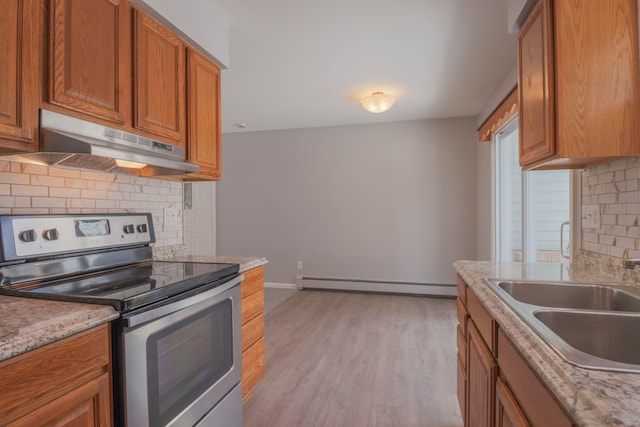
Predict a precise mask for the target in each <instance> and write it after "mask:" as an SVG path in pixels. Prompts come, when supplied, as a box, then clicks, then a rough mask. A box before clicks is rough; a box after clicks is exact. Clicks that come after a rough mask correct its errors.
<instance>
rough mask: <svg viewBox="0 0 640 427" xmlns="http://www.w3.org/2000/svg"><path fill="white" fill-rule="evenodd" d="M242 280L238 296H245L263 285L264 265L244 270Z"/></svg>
mask: <svg viewBox="0 0 640 427" xmlns="http://www.w3.org/2000/svg"><path fill="white" fill-rule="evenodd" d="M243 274H244V280H243V281H242V283H241V284H240V296H241V297H242V298H246V297H247V296H249V295H251V294H253V293H255V292H258V291H259V290H261V289H262V288H263V287H264V267H257V268H254V269H252V270H249V271H245V272H244V273H243Z"/></svg>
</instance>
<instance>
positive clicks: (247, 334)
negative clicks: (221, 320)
mask: <svg viewBox="0 0 640 427" xmlns="http://www.w3.org/2000/svg"><path fill="white" fill-rule="evenodd" d="M263 336H264V315H263V314H262V313H260V314H259V315H258V316H256V317H254V318H253V319H251V320H249V321H248V322H247V323H246V324H245V325H243V326H242V351H245V350H246V349H247V348H249V347H250V346H251V345H253V344H254V343H255V342H256V341H258V340H259V339H260V338H262V337H263Z"/></svg>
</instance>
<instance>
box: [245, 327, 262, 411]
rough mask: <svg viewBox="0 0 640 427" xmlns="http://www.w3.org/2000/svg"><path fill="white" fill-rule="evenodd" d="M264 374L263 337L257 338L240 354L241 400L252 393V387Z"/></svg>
mask: <svg viewBox="0 0 640 427" xmlns="http://www.w3.org/2000/svg"><path fill="white" fill-rule="evenodd" d="M263 376H264V339H261V340H258V342H257V343H255V344H254V345H252V346H251V347H249V348H248V349H247V351H245V352H244V353H243V354H242V401H243V402H245V401H246V400H247V399H248V398H249V397H250V396H251V394H252V392H253V388H254V387H255V386H256V384H257V383H258V381H260V379H261V378H262V377H263Z"/></svg>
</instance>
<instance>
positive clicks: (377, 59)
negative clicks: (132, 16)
mask: <svg viewBox="0 0 640 427" xmlns="http://www.w3.org/2000/svg"><path fill="white" fill-rule="evenodd" d="M209 1H210V2H211V3H212V4H213V6H214V9H215V10H216V13H217V14H218V15H219V16H220V17H222V19H224V20H225V21H226V22H227V24H228V25H229V27H230V66H229V69H228V70H224V71H223V72H222V131H223V133H229V132H247V131H258V130H271V129H292V128H304V127H316V126H332V125H346V124H356V123H374V122H383V121H399V120H416V119H424V118H443V117H461V116H475V115H476V114H478V113H479V112H480V110H481V109H482V108H483V107H484V106H485V104H486V103H487V102H488V99H489V97H490V96H491V94H492V93H493V91H494V90H495V89H496V88H497V86H498V85H499V84H500V82H501V81H502V80H503V78H504V77H505V76H506V75H507V74H509V72H510V71H511V70H512V69H513V67H514V66H515V64H516V36H515V35H513V34H508V32H507V0H396V1H390V0H209ZM373 91H384V92H385V93H389V94H392V95H395V96H396V97H397V101H396V104H395V106H394V107H393V108H392V109H391V110H389V111H387V112H386V113H382V114H372V113H369V112H367V111H365V110H364V109H363V108H362V107H361V106H360V105H359V103H358V100H359V99H360V98H361V97H363V96H366V95H368V94H370V93H371V92H373ZM238 122H244V123H246V124H247V128H246V129H244V130H242V129H238V128H236V127H234V123H238Z"/></svg>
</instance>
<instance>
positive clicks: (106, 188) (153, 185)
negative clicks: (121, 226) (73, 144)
mask: <svg viewBox="0 0 640 427" xmlns="http://www.w3.org/2000/svg"><path fill="white" fill-rule="evenodd" d="M165 208H173V209H177V210H178V212H179V221H178V225H165V224H164V209H165ZM126 212H149V213H151V215H152V217H153V225H154V229H155V233H156V243H155V244H154V252H155V251H161V250H164V251H179V250H180V249H179V248H183V247H184V235H183V228H182V216H183V211H182V183H181V182H177V181H169V180H163V179H158V178H147V177H135V176H129V175H116V174H108V173H101V172H86V171H80V170H72V169H63V168H54V167H48V166H40V165H30V164H24V163H16V162H7V161H0V214H66V213H126Z"/></svg>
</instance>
